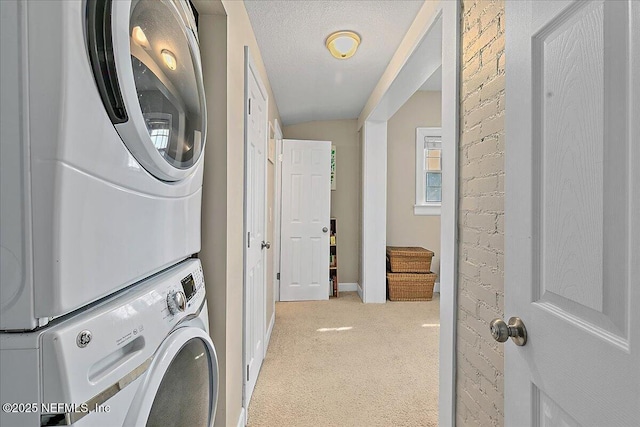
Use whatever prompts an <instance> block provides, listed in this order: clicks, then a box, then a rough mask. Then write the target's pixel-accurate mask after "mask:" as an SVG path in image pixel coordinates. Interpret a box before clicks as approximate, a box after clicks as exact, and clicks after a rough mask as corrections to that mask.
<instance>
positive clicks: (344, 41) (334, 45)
mask: <svg viewBox="0 0 640 427" xmlns="http://www.w3.org/2000/svg"><path fill="white" fill-rule="evenodd" d="M359 45H360V36H359V35H357V34H356V33H354V32H353V31H337V32H335V33H333V34H331V35H330V36H329V37H327V49H329V52H331V55H333V56H334V58H338V59H347V58H351V57H352V56H353V55H354V54H355V53H356V50H357V49H358V46H359Z"/></svg>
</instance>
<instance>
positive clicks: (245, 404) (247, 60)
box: [242, 46, 269, 419]
mask: <svg viewBox="0 0 640 427" xmlns="http://www.w3.org/2000/svg"><path fill="white" fill-rule="evenodd" d="M250 73H251V74H253V75H255V76H256V83H257V84H258V86H259V88H260V91H261V92H262V93H263V94H264V95H265V101H266V102H265V121H264V122H265V123H264V126H265V131H264V135H265V138H264V147H263V148H264V153H265V155H264V176H263V179H262V182H263V186H264V189H263V191H264V206H263V210H264V215H263V219H264V238H265V239H266V233H267V226H268V223H267V221H268V218H267V214H268V212H267V211H268V197H267V190H268V188H267V167H268V165H267V162H268V160H267V158H268V143H269V141H268V138H269V93H268V92H267V90H266V88H265V86H264V84H263V82H262V80H261V78H260V72H259V71H258V69H257V67H256V65H255V62H254V60H253V57H252V56H251V52H250V50H249V46H245V47H244V114H243V117H244V125H243V127H244V177H243V217H244V218H243V234H242V239H243V245H242V248H243V249H242V253H243V263H242V313H243V315H242V409H243V412H244V414H245V419H246V417H247V414H248V412H247V411H248V409H249V401H250V399H248V396H247V395H246V392H245V390H246V386H247V376H246V373H245V367H246V366H247V351H248V348H247V346H246V342H247V335H248V327H249V325H248V324H247V314H248V313H247V245H246V244H245V243H244V242H245V240H244V236H246V235H247V144H248V138H247V136H248V132H247V123H248V122H249V120H248V117H247V116H248V112H249V99H248V94H249V74H250ZM262 257H263V265H264V266H265V268H263V276H264V278H263V289H262V295H263V298H264V300H265V301H264V307H265V313H266V307H267V301H266V295H267V293H266V292H267V269H266V259H267V257H266V253H265V252H264V251H262ZM262 320H263V321H262V352H263V354H262V358H263V360H264V356H265V354H266V351H267V348H266V347H267V346H266V333H267V327H268V325H267V321H266V316H265V318H264V319H262Z"/></svg>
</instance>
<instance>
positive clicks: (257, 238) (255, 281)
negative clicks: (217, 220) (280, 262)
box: [244, 51, 268, 408]
mask: <svg viewBox="0 0 640 427" xmlns="http://www.w3.org/2000/svg"><path fill="white" fill-rule="evenodd" d="M246 55H247V58H248V55H249V54H248V51H247V52H246ZM247 62H248V66H247V74H246V76H247V82H246V84H247V88H246V89H247V103H246V114H245V119H246V121H245V123H246V126H247V128H246V144H245V149H246V152H245V156H246V163H245V186H246V194H245V210H246V218H245V232H246V238H245V264H246V265H245V306H244V310H245V363H246V372H245V375H246V378H245V402H244V404H245V408H248V406H249V402H250V400H251V395H252V393H253V389H254V387H255V385H256V380H257V378H258V373H259V372H260V367H261V366H262V361H263V359H264V352H265V348H264V337H265V332H266V330H265V283H266V270H265V260H266V253H265V248H264V247H263V246H262V242H263V241H265V239H266V222H265V221H266V203H265V202H266V196H265V195H266V182H267V180H266V150H267V120H268V119H267V94H266V91H265V90H264V86H263V85H262V83H261V82H260V78H259V76H257V75H256V73H255V72H254V70H255V68H254V67H253V62H252V61H251V60H250V59H249V58H248V59H247Z"/></svg>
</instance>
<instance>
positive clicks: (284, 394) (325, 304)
mask: <svg viewBox="0 0 640 427" xmlns="http://www.w3.org/2000/svg"><path fill="white" fill-rule="evenodd" d="M437 296H438V294H435V298H434V300H433V301H429V302H387V303H386V304H363V303H362V302H361V301H360V298H359V297H358V295H357V294H356V293H355V292H344V293H342V294H341V295H340V298H337V299H331V300H329V301H314V302H282V303H277V304H276V323H275V327H274V329H273V332H272V335H271V342H270V344H269V348H268V350H267V355H266V358H265V360H264V363H263V365H262V370H261V371H260V376H259V377H258V382H257V384H256V387H255V389H254V392H253V397H252V399H251V403H250V405H249V420H248V425H249V426H252V427H258V426H266V427H279V426H314V427H315V426H318V427H322V426H363V427H369V426H436V425H437V424H438V335H439V331H440V325H439V322H440V320H439V318H440V311H439V300H438V298H437Z"/></svg>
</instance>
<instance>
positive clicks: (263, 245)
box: [262, 241, 271, 249]
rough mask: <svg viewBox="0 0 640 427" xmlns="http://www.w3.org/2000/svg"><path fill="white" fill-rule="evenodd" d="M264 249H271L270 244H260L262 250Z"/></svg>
mask: <svg viewBox="0 0 640 427" xmlns="http://www.w3.org/2000/svg"><path fill="white" fill-rule="evenodd" d="M264 248H267V249H269V248H271V242H265V241H263V242H262V249H264Z"/></svg>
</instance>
